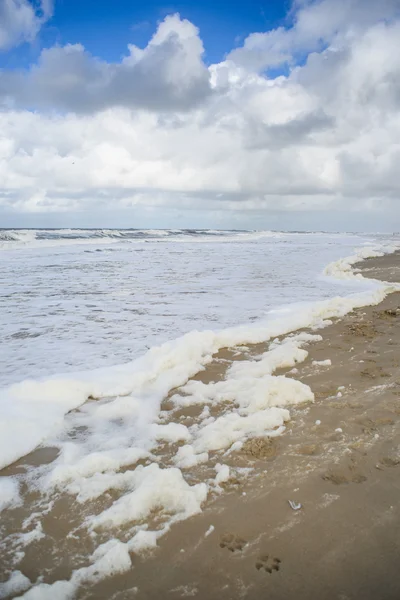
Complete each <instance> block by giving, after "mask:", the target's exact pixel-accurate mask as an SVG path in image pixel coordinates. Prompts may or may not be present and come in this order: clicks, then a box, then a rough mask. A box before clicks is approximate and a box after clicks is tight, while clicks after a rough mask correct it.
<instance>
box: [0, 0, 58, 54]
mask: <svg viewBox="0 0 400 600" xmlns="http://www.w3.org/2000/svg"><path fill="white" fill-rule="evenodd" d="M52 14H53V1H52V0H41V1H40V2H38V3H36V4H32V3H31V2H29V0H1V1H0V50H8V49H9V48H12V47H13V46H18V45H19V44H21V43H23V42H32V41H33V40H34V39H35V37H36V35H37V34H38V32H39V30H40V28H41V27H42V25H43V24H44V23H45V22H46V21H47V20H48V19H49V18H50V17H51V16H52Z"/></svg>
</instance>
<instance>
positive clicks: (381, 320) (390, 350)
mask: <svg viewBox="0 0 400 600" xmlns="http://www.w3.org/2000/svg"><path fill="white" fill-rule="evenodd" d="M399 259H400V255H399V254H398V253H397V254H394V255H388V256H384V257H382V258H375V259H368V260H366V261H364V262H363V263H362V264H361V265H360V268H361V269H362V272H363V275H364V276H367V277H371V278H377V279H378V278H379V279H382V280H385V281H395V282H398V281H400V262H399ZM306 333H309V334H312V335H315V334H316V333H317V334H318V335H321V336H322V339H321V340H320V341H314V342H312V343H310V344H308V345H307V346H306V349H307V351H308V352H309V355H308V357H307V358H306V360H305V361H304V362H302V363H300V364H298V365H297V367H296V368H295V369H293V368H290V369H286V370H281V371H280V372H279V373H276V374H278V375H285V376H286V377H293V378H295V379H297V380H300V381H301V382H303V383H305V384H307V385H308V386H310V388H311V390H312V391H313V393H314V395H315V402H314V403H305V404H299V405H297V406H295V407H291V420H290V422H288V423H287V428H286V431H285V432H284V433H283V435H281V436H277V437H276V438H271V439H266V438H255V439H252V440H250V441H249V442H246V443H245V444H244V445H243V447H242V448H241V449H239V450H238V451H236V452H231V453H229V454H225V455H224V456H223V457H222V455H221V453H213V454H211V455H210V460H209V461H208V463H207V464H203V465H199V466H197V467H194V468H193V469H191V470H190V474H189V475H188V479H189V481H190V482H191V483H196V482H197V481H200V480H201V479H204V477H205V476H206V475H207V472H209V473H212V472H214V475H215V470H217V472H218V471H219V470H220V472H221V477H220V480H219V483H217V484H216V485H215V487H214V489H213V490H212V491H211V493H210V494H209V497H208V499H207V502H206V503H205V505H204V507H203V512H202V513H200V514H198V515H196V516H194V517H192V518H189V519H187V520H185V521H183V522H180V523H176V524H175V525H173V526H172V528H171V530H170V532H169V533H167V534H166V535H164V536H163V537H162V538H160V540H159V541H158V546H157V548H155V549H154V550H149V551H148V552H145V553H142V554H138V553H135V552H132V553H131V558H132V564H133V568H131V569H130V570H128V571H127V572H125V573H123V574H121V575H116V576H113V577H110V578H107V579H105V580H103V581H101V582H100V583H97V584H91V583H90V582H89V583H85V585H82V586H81V588H80V589H79V593H78V598H80V599H90V600H95V599H104V600H106V599H107V600H111V599H112V600H125V599H126V600H127V599H130V598H139V599H143V600H146V599H159V598H171V599H173V598H188V597H194V598H199V599H209V600H213V599H223V598H226V599H232V600H233V599H235V600H236V599H241V598H246V599H251V600H252V599H254V600H255V599H260V598H268V599H276V600H278V599H279V600H280V599H282V600H283V599H286V600H287V599H289V600H291V599H292V598H293V599H296V600H302V599H304V600H306V599H308V600H310V599H311V600H312V599H314V598H315V599H316V600H317V599H318V600H319V599H321V600H322V599H327V600H330V599H338V600H353V599H354V600H356V599H357V600H358V599H361V598H362V599H363V600H370V599H371V600H372V599H373V600H376V599H382V600H390V599H398V598H399V597H400V577H399V574H398V557H399V555H400V508H399V505H398V497H399V493H400V482H399V479H398V473H399V468H398V467H400V452H399V443H400V362H399V357H398V347H399V343H400V293H393V294H391V295H389V296H388V297H387V298H386V299H385V300H384V302H383V303H381V304H380V305H378V306H373V307H366V308H362V309H358V310H355V311H353V312H352V313H350V314H349V315H347V316H346V317H345V318H343V319H340V320H337V321H336V322H334V323H332V325H329V326H327V327H325V328H324V329H322V330H318V331H308V332H306ZM267 347H268V345H266V344H259V345H256V346H251V347H249V346H248V347H243V348H239V349H238V348H234V349H224V350H221V351H220V352H219V354H218V355H216V356H215V357H214V360H213V361H212V362H211V363H210V364H209V365H208V367H207V368H206V369H205V370H204V371H202V372H200V373H199V374H197V375H196V376H195V377H194V378H193V379H194V380H196V381H202V382H203V383H206V384H207V383H209V382H216V381H219V380H222V379H223V377H224V374H225V373H226V371H227V369H228V368H229V367H230V366H231V364H232V362H234V361H241V360H246V361H249V360H254V361H256V360H257V357H259V356H260V355H261V354H262V353H263V352H265V350H266V349H267ZM329 361H330V363H331V364H329ZM179 393H180V390H179V389H178V390H177V389H175V390H173V392H171V394H170V395H169V397H168V398H167V399H166V400H165V402H164V403H163V406H162V409H163V416H164V419H165V421H166V422H168V420H172V419H173V420H174V421H180V422H182V423H184V424H185V425H188V424H190V423H194V422H195V421H196V418H197V417H198V414H199V412H201V411H202V409H203V407H201V406H200V407H197V406H190V407H188V408H187V409H186V408H180V409H179V410H178V409H176V408H174V405H173V402H172V401H171V398H172V397H174V395H176V394H178V395H179ZM182 394H183V392H182ZM222 409H223V405H222ZM213 411H214V412H213ZM218 411H221V405H218V407H215V408H212V409H211V414H212V415H213V414H215V415H216V414H217V413H218ZM175 452H176V447H175V448H174V447H171V445H169V446H168V447H167V446H165V448H164V449H163V448H162V447H161V448H160V451H159V461H160V466H169V465H170V461H171V456H172V454H173V453H175ZM54 456H55V454H54V452H53V451H52V450H51V449H46V448H44V449H40V450H37V451H36V452H34V453H32V454H31V455H29V456H28V457H25V458H24V459H21V460H20V461H18V462H17V463H14V464H13V465H11V466H10V467H8V468H6V469H4V470H3V471H1V475H13V474H16V473H20V472H21V471H22V470H24V469H26V465H27V464H41V463H42V462H47V461H51V460H52V459H53V458H54ZM222 463H223V465H225V466H226V467H228V468H229V471H227V469H226V467H224V468H225V475H224V474H223V472H222V471H221V467H219V466H218V465H220V464H222ZM36 500H37V498H36V497H35V494H34V493H30V495H28V497H27V498H26V500H25V504H24V506H22V507H20V508H19V509H17V510H14V511H13V516H12V519H9V520H4V519H3V521H2V534H3V535H7V534H10V533H12V532H13V531H18V528H20V527H21V523H23V522H24V521H25V520H26V519H29V517H30V516H31V513H32V512H33V511H34V507H35V502H36ZM109 501H110V499H109V498H108V499H107V502H109ZM289 501H291V502H292V506H291V505H290V504H289ZM102 502H106V501H105V500H103V499H102V500H97V501H96V502H95V503H94V507H95V508H96V509H99V507H100V504H101V503H102ZM91 510H93V505H91V506H89V507H86V505H81V504H80V505H78V504H77V503H76V502H74V500H73V498H72V497H70V496H65V495H62V496H61V497H58V498H57V499H56V500H55V504H54V503H53V505H52V510H51V512H50V511H49V515H48V516H46V515H44V517H43V519H42V521H41V527H42V528H43V531H44V533H45V536H43V535H40V533H41V532H39V534H38V535H37V539H35V540H34V541H33V542H32V543H31V544H29V546H27V548H26V552H25V556H24V557H23V558H22V560H21V562H20V564H19V566H18V569H20V570H21V572H22V573H23V574H24V575H26V576H27V577H29V579H30V580H31V581H37V578H38V577H39V576H40V575H44V581H45V582H46V583H52V582H54V581H58V580H67V579H68V578H69V577H70V576H71V572H72V571H73V569H76V568H77V566H78V567H79V566H80V564H84V556H87V554H89V553H90V545H91V543H92V540H91V538H90V536H89V535H86V537H85V535H83V534H82V532H81V531H79V526H80V523H81V522H82V521H83V520H84V518H85V517H86V516H87V514H89V512H90V511H91ZM5 514H6V513H5ZM6 519H7V517H6ZM154 521H155V522H156V521H157V515H155V516H154ZM74 531H75V532H77V533H76V535H74ZM120 533H121V539H123V536H124V532H123V531H121V532H120ZM4 551H5V549H4V548H3V556H4V557H6V553H5V552H4ZM4 565H5V566H4V567H3V568H4V575H3V572H2V573H1V575H0V580H1V578H2V580H3V581H4V580H6V579H7V575H6V574H5V573H6V569H7V568H8V566H9V565H8V564H7V562H6V560H5V562H4ZM54 594H55V595H54ZM14 597H15V595H14ZM33 597H35V598H36V596H32V598H33ZM39 597H41V596H37V598H39ZM46 597H47V596H46ZM53 597H54V598H57V592H53ZM63 597H64V596H63ZM49 598H50V596H49Z"/></svg>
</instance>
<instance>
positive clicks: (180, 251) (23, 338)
mask: <svg viewBox="0 0 400 600" xmlns="http://www.w3.org/2000/svg"><path fill="white" fill-rule="evenodd" d="M376 242H377V240H376V238H373V237H371V236H370V237H363V236H349V235H348V236H343V235H328V234H318V233H316V234H308V235H304V234H281V233H272V232H265V233H259V232H253V233H247V232H239V233H237V232H217V231H215V232H209V231H208V232H196V231H181V232H178V231H153V232H151V231H149V232H147V231H139V232H136V231H128V232H126V231H110V232H107V231H104V230H103V231H86V230H85V231H84V230H65V231H64V230H61V231H60V230H57V231H53V230H50V231H47V230H46V231H43V230H41V231H5V230H3V231H0V261H1V262H0V264H1V272H0V314H1V319H0V335H1V339H2V341H3V347H4V348H5V351H4V352H2V355H1V358H0V361H1V362H0V386H4V385H8V384H10V383H15V382H18V381H21V380H23V379H27V378H31V377H35V378H36V377H43V376H46V375H52V374H55V373H68V372H72V371H77V370H79V371H80V370H88V369H96V368H101V367H107V366H110V365H115V364H121V363H125V362H128V361H131V360H132V359H134V358H137V357H139V356H140V355H142V354H143V353H144V352H146V350H147V349H149V348H150V347H152V346H155V345H159V344H160V343H163V342H166V341H168V340H172V339H175V338H177V337H179V336H181V335H182V334H184V333H187V332H189V331H192V330H195V329H197V330H204V329H213V330H215V329H222V328H226V327H232V326H235V325H246V324H248V323H256V322H257V321H260V320H262V319H264V318H265V316H266V315H267V314H268V311H270V310H271V309H273V308H279V307H282V306H284V305H287V304H290V303H293V302H299V301H300V302H309V301H314V300H322V299H325V298H330V297H332V296H334V295H336V294H341V295H344V294H346V293H351V292H352V291H358V290H359V289H360V287H361V286H360V284H358V283H356V285H355V284H354V282H346V284H343V283H341V284H339V285H338V282H336V281H329V280H327V279H323V278H322V277H321V274H322V272H323V269H324V267H325V266H326V265H327V264H328V263H330V262H332V261H334V260H337V259H339V258H340V257H343V256H346V255H348V254H351V253H352V251H353V249H354V247H358V246H362V245H366V244H374V243H376Z"/></svg>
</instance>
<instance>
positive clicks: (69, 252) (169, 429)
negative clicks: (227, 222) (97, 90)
mask: <svg viewBox="0 0 400 600" xmlns="http://www.w3.org/2000/svg"><path fill="white" fill-rule="evenodd" d="M398 246H399V240H398V239H397V238H396V237H393V236H388V235H360V234H346V235H345V234H326V233H308V234H304V233H280V232H268V231H266V232H245V231H229V232H228V231H210V230H209V231H200V230H168V231H156V230H154V231H147V230H140V231H139V230H0V315H1V317H0V335H1V340H2V352H1V356H0V388H1V390H0V411H1V415H2V419H1V421H0V467H5V466H6V465H9V464H11V463H12V462H13V461H15V460H17V459H20V458H21V457H23V456H24V455H26V454H28V453H29V452H31V451H33V450H34V449H35V448H38V447H51V448H54V449H56V450H57V453H56V455H55V457H54V460H53V461H52V462H50V463H49V464H47V465H39V466H38V467H31V468H28V469H25V470H24V472H22V473H21V474H18V475H13V476H3V477H0V510H1V509H2V508H3V510H4V511H7V512H10V513H11V512H12V511H13V510H15V508H16V507H17V506H18V505H21V504H24V503H25V504H26V503H27V502H28V500H27V499H26V498H27V495H29V490H32V489H36V490H37V489H38V488H39V489H40V490H41V492H42V493H43V503H42V504H41V502H40V501H39V502H38V503H37V502H36V504H35V511H36V513H35V514H37V517H36V518H35V519H34V520H33V521H32V523H30V524H31V527H32V529H31V533H32V532H33V533H32V535H31V537H29V536H28V538H27V537H26V531H25V530H24V533H22V532H18V531H14V533H13V534H11V533H9V532H8V535H13V536H14V537H13V540H14V541H13V544H12V548H13V551H12V552H11V553H10V552H9V553H8V555H7V556H8V558H7V573H9V575H10V580H9V584H7V585H9V587H8V588H7V589H6V588H4V587H3V591H2V588H1V586H0V597H7V594H8V593H9V592H8V591H7V590H9V591H10V590H11V592H10V594H11V595H12V593H13V591H12V590H14V592H15V590H17V588H18V590H19V589H21V590H24V589H28V588H29V587H30V586H31V585H32V584H33V583H34V582H32V581H26V578H25V579H24V577H25V576H24V575H23V574H22V573H21V572H20V571H19V570H18V564H19V563H18V556H20V555H19V554H18V553H19V552H21V548H25V546H27V545H29V544H30V543H31V541H32V540H33V539H36V540H40V539H42V538H43V535H42V533H41V520H42V518H44V515H45V514H48V513H47V512H46V511H48V510H51V509H49V505H48V500H49V497H50V498H51V497H53V496H54V497H56V496H57V495H59V494H67V495H70V496H71V497H74V498H75V499H76V500H77V502H78V503H80V504H82V505H83V506H84V507H85V515H86V516H85V525H84V528H85V531H87V532H88V535H89V534H90V532H92V533H93V531H96V532H97V531H99V530H100V531H102V532H103V533H102V535H101V536H100V537H99V538H98V540H97V542H96V543H94V542H93V543H94V546H93V548H92V554H90V555H89V554H88V556H87V565H86V566H84V567H82V566H80V567H79V568H77V569H76V570H75V571H74V574H73V576H72V577H71V578H70V579H69V580H68V581H66V582H63V586H64V587H63V589H64V588H65V597H70V596H71V594H72V595H73V594H74V593H75V592H77V591H78V590H79V586H81V585H83V584H84V583H85V582H88V581H93V577H103V576H107V575H110V574H112V573H113V572H118V571H121V570H122V571H123V570H124V569H125V570H126V569H128V568H130V564H131V563H130V555H129V551H131V550H132V549H134V550H135V551H140V550H141V549H142V548H148V547H154V546H156V544H157V540H158V539H159V537H160V536H161V535H163V534H164V533H165V532H166V531H167V530H168V528H169V527H170V526H171V525H172V524H173V522H174V521H176V520H181V519H184V518H186V517H188V516H190V515H192V514H195V513H196V512H199V511H200V510H201V509H202V506H203V505H204V503H205V502H206V501H207V497H208V495H209V494H210V493H214V492H215V490H216V489H218V486H219V483H221V482H222V481H224V478H227V477H229V467H228V466H227V465H224V464H221V462H217V463H216V462H215V460H216V459H218V460H219V461H221V460H222V458H221V457H223V456H224V454H223V453H226V452H228V453H229V452H231V451H234V450H235V449H237V448H239V447H240V444H242V443H243V441H244V440H245V439H246V438H248V437H252V436H260V435H280V434H283V433H284V430H285V422H286V421H288V420H289V419H290V412H289V410H288V409H289V407H290V405H292V404H296V403H300V402H305V401H312V400H313V394H312V391H311V390H310V389H309V388H308V386H305V385H304V384H302V383H300V382H298V381H296V380H294V379H285V378H278V377H275V376H274V371H275V370H276V369H277V368H279V367H282V366H294V365H295V364H296V363H298V362H301V361H302V360H304V358H305V357H306V356H307V351H306V349H305V348H304V346H306V345H307V343H309V342H311V341H312V339H313V336H309V335H308V336H307V335H305V334H297V335H291V332H293V331H295V330H297V329H299V328H301V327H308V326H312V327H313V328H315V329H318V328H319V327H323V326H324V324H326V322H327V320H329V319H330V318H332V317H335V316H341V315H344V314H346V312H348V311H349V310H351V309H352V308H354V307H357V306H363V305H366V304H374V303H377V302H379V301H380V300H381V299H383V297H384V296H385V295H386V294H387V293H388V292H390V291H392V289H393V288H392V287H390V286H388V285H386V284H383V283H379V282H375V281H371V280H366V279H364V278H362V277H361V275H357V274H355V273H354V271H353V268H352V264H353V263H354V262H355V261H356V260H357V258H362V257H367V256H373V255H377V254H379V253H385V252H390V251H393V250H394V249H395V248H396V247H398ZM346 257H350V258H347V259H346ZM281 335H286V338H284V339H283V340H282V341H281V342H280V343H273V342H272V340H274V338H276V337H277V336H281ZM315 335H318V331H316V333H315ZM314 337H315V336H314ZM268 340H271V343H270V347H269V349H268V351H267V352H265V354H264V355H263V356H262V357H260V359H259V360H257V361H254V360H253V361H250V360H248V361H246V360H245V361H240V363H237V364H234V365H233V366H232V367H231V368H230V370H229V371H228V374H227V377H226V379H225V380H224V381H222V382H216V383H214V384H209V385H205V384H202V383H200V382H198V381H189V382H188V380H189V379H190V378H191V377H192V376H193V375H195V374H196V373H197V372H198V371H200V370H201V369H203V368H204V366H205V365H207V363H208V362H209V361H210V360H211V356H212V355H213V353H215V352H217V351H218V350H219V349H220V348H222V347H227V346H229V347H234V346H243V345H244V344H250V343H257V342H260V341H268ZM175 388H178V389H179V388H180V393H178V394H176V395H175V396H173V397H172V402H173V403H174V406H175V409H176V410H180V409H182V408H183V407H185V406H189V405H199V406H200V407H202V413H201V415H200V417H199V418H198V420H197V421H196V423H194V424H191V425H190V426H189V425H188V426H187V425H185V423H184V422H182V421H180V420H176V419H174V410H171V411H170V412H169V413H168V414H166V412H165V411H161V412H160V408H161V403H162V401H163V399H164V398H165V397H166V396H167V394H169V393H170V392H171V390H174V389H175ZM221 399H224V402H226V401H227V399H228V400H229V401H230V402H231V405H230V406H229V408H226V409H224V412H223V414H221V415H220V416H219V417H217V418H215V417H211V416H210V411H209V409H210V407H211V406H216V405H218V403H219V402H220V401H221ZM88 400H89V401H88ZM176 444H178V445H179V448H178V450H176ZM160 447H162V448H163V452H164V455H163V456H164V457H163V459H162V460H160V452H158V454H157V453H155V451H156V450H157V449H159V448H160ZM165 448H169V449H168V451H167V450H165ZM221 453H222V454H221ZM138 461H140V465H139V466H136V467H135V465H136V464H137V463H138ZM210 461H211V462H210ZM212 461H214V462H213V463H212ZM222 462H223V461H222ZM211 463H212V469H215V472H214V476H213V477H211V478H210V469H208V470H207V469H206V467H201V466H202V465H207V464H211ZM201 468H203V469H205V470H203V471H201ZM196 469H197V470H196ZM199 469H200V471H199ZM201 473H203V475H201ZM21 490H25V491H24V492H23V494H22V495H21ZM26 490H28V492H27V491H26ZM110 490H113V492H114V494H115V493H118V498H117V499H116V500H115V501H114V502H113V503H111V504H110V503H109V502H108V503H107V502H105V504H104V507H103V509H102V510H101V511H100V512H99V510H98V505H96V506H97V508H96V510H94V509H93V514H91V503H93V502H99V501H101V500H102V499H104V497H105V496H106V495H107V494H108V492H109V491H110ZM57 497H58V496H57ZM158 509H163V511H164V513H165V514H168V518H166V517H165V514H164V517H162V518H161V517H160V521H159V522H158V523H157V524H156V526H152V527H150V522H147V521H148V519H150V516H151V515H153V514H154V511H155V510H158ZM88 514H89V517H88ZM138 523H140V525H138ZM143 523H147V524H146V525H145V526H143ZM71 527H72V525H71ZM25 529H26V528H25ZM121 530H124V534H123V535H122V534H121ZM35 532H36V533H35ZM16 535H17V537H15V536H16ZM18 535H19V536H20V537H19V538H18ZM24 536H25V537H24ZM92 537H93V536H92ZM92 537H91V538H90V539H91V540H92ZM6 539H7V536H6ZM16 539H19V542H18V543H16V542H15V540H16ZM92 541H93V540H92ZM43 543H44V542H43ZM8 547H10V544H9V546H8ZM0 550H1V548H0ZM53 551H54V552H56V551H57V549H56V548H54V549H53ZM19 560H21V559H19ZM79 564H81V563H79ZM106 565H108V566H107V567H106ZM110 565H112V567H110ZM107 569H108V570H107ZM110 569H111V571H110ZM94 573H96V576H94ZM13 578H14V579H13ZM13 582H14V583H13ZM58 583H59V584H61V583H62V582H58ZM46 585H47V584H46V583H40V584H38V585H36V586H33V587H32V589H31V590H30V591H28V592H26V595H25V596H26V598H29V597H31V596H30V595H29V594H31V593H32V598H33V597H35V598H36V597H40V596H34V594H36V593H39V592H40V593H42V595H43V597H47V596H45V594H47V593H49V594H50V595H51V593H55V588H51V586H47V587H43V586H46ZM10 586H11V587H10ZM13 586H14V587H13ZM18 586H20V587H18ZM61 587H62V586H61ZM57 590H58V591H57V594H58V595H57V597H60V598H61V597H63V596H62V595H61V592H60V590H61V588H57ZM63 593H64V592H63ZM2 594H3V596H2ZM68 594H69V595H70V596H68ZM48 597H50V596H48Z"/></svg>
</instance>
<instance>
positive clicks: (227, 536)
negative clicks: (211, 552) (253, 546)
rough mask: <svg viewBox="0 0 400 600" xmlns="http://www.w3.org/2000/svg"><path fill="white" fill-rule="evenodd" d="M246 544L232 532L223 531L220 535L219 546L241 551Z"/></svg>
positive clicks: (232, 550)
mask: <svg viewBox="0 0 400 600" xmlns="http://www.w3.org/2000/svg"><path fill="white" fill-rule="evenodd" d="M246 545H247V541H246V540H244V539H243V538H241V537H239V536H237V535H234V534H233V533H224V534H223V535H221V537H220V542H219V546H220V548H228V550H230V551H231V552H237V551H239V552H241V551H242V550H243V548H244V547H245V546H246Z"/></svg>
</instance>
